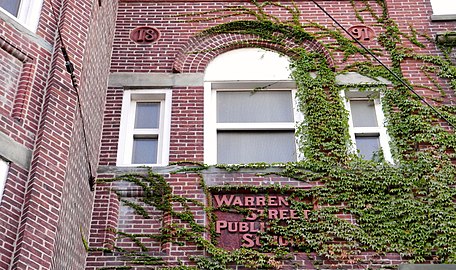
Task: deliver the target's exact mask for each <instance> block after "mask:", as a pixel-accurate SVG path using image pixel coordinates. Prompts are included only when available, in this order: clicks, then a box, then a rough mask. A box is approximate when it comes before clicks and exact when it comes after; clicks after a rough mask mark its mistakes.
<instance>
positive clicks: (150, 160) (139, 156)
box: [132, 138, 158, 164]
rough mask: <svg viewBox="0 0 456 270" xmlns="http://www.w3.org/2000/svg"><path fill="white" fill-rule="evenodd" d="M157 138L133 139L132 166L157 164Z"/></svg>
mask: <svg viewBox="0 0 456 270" xmlns="http://www.w3.org/2000/svg"><path fill="white" fill-rule="evenodd" d="M157 148H158V139H157V138H134V139H133V158H132V163H133V164H156V163H157Z"/></svg>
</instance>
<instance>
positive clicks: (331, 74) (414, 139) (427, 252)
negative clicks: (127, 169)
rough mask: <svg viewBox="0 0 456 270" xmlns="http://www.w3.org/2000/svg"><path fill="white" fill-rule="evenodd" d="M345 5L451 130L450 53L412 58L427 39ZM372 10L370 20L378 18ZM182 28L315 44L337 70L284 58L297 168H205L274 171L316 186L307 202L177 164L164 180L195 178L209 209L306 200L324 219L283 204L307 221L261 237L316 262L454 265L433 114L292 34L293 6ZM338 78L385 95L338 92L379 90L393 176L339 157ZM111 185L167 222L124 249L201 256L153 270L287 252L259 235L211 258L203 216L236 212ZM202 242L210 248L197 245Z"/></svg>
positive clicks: (154, 179)
mask: <svg viewBox="0 0 456 270" xmlns="http://www.w3.org/2000/svg"><path fill="white" fill-rule="evenodd" d="M351 3H352V6H353V9H354V11H355V14H356V18H357V19H358V20H359V21H360V22H361V23H363V22H365V21H366V18H369V20H372V19H373V20H374V21H375V23H376V26H377V27H379V28H380V29H381V31H380V33H379V35H378V44H379V45H380V46H381V49H380V50H376V51H375V54H377V55H380V56H384V57H389V59H390V61H391V64H390V66H391V69H392V70H393V72H394V73H395V74H396V75H397V76H398V77H399V78H401V79H402V80H403V81H405V82H406V83H407V84H409V85H410V86H411V83H410V82H409V81H408V80H407V78H406V77H405V76H404V75H403V72H402V67H403V66H404V62H406V61H409V60H414V61H419V62H420V63H422V65H421V69H422V71H423V73H424V74H425V76H426V77H427V78H428V79H429V81H430V82H431V83H432V84H433V86H434V87H435V88H437V89H438V91H436V95H440V97H437V98H435V97H434V99H433V101H434V102H433V104H434V106H435V107H436V109H437V110H438V111H439V112H440V113H441V114H442V115H444V116H445V117H446V118H447V119H449V120H450V121H451V122H452V123H455V122H456V109H455V106H451V105H450V104H445V103H444V102H443V101H444V100H445V99H447V98H449V97H448V95H447V94H448V93H449V92H446V91H448V90H447V88H446V84H442V83H441V82H442V81H446V82H447V83H448V85H449V86H450V89H452V90H453V91H454V92H455V91H456V67H455V66H454V65H453V64H452V62H451V60H452V59H451V56H450V52H451V48H450V47H449V46H448V43H444V44H439V45H438V46H439V48H440V49H441V52H442V53H441V54H439V55H437V54H432V55H428V54H423V53H422V51H423V50H422V49H423V48H425V47H429V46H434V44H433V43H430V41H431V39H430V38H429V37H428V35H426V34H425V33H420V32H419V31H418V30H417V29H415V28H414V27H413V25H408V27H406V29H403V30H401V27H400V26H399V25H398V24H397V23H396V22H394V21H393V20H392V19H391V18H390V17H389V15H388V9H387V7H386V4H385V2H384V0H375V1H367V0H362V1H356V4H355V1H353V0H352V1H351ZM274 8H279V9H282V10H285V11H287V12H288V14H289V16H288V17H285V19H284V18H281V17H277V16H275V15H274V14H273V13H271V12H270V10H272V9H274ZM375 10H381V12H380V14H377V13H376V12H375ZM239 15H242V17H243V18H244V17H245V16H251V20H236V17H237V16H239ZM183 16H185V17H186V18H190V19H189V20H192V21H208V20H217V19H220V18H230V17H232V18H233V20H231V21H229V22H226V23H220V24H218V25H216V26H214V27H210V28H208V29H206V30H204V31H202V32H201V33H200V35H203V36H205V35H217V34H226V33H236V34H251V35H255V36H256V37H257V38H258V39H259V40H262V41H266V42H269V43H272V44H278V45H283V46H284V47H285V40H287V41H293V42H294V43H296V44H302V43H303V42H305V41H313V42H319V43H320V44H321V45H322V46H323V47H324V48H326V49H327V50H328V51H329V52H330V53H331V54H332V55H341V56H343V57H342V58H343V61H342V62H341V63H340V66H336V67H331V66H330V65H329V64H328V62H327V57H326V56H325V55H324V54H323V53H321V52H309V51H307V50H305V49H303V48H300V47H298V48H292V49H289V51H288V52H287V54H289V55H292V56H293V57H292V65H291V69H292V76H293V79H294V80H295V81H296V84H297V87H298V91H297V95H296V98H297V99H298V103H299V109H300V111H301V112H303V114H304V115H305V122H303V123H300V124H299V125H298V127H297V129H296V135H297V136H298V138H299V140H300V150H301V152H302V153H303V154H304V156H305V159H304V160H303V161H298V162H292V163H285V164H266V163H255V164H238V165H223V164H220V165H217V166H216V167H217V168H219V169H225V170H226V171H227V173H229V172H232V171H237V170H242V169H243V168H253V169H258V171H259V172H261V171H262V169H265V168H270V167H274V168H276V169H277V172H274V174H277V175H280V176H285V177H290V178H293V179H296V180H299V181H306V182H319V183H322V185H315V186H314V187H313V188H311V189H308V190H299V189H292V188H290V187H286V186H277V185H274V186H271V187H268V188H267V189H262V188H260V187H253V186H251V187H246V186H242V187H239V186H230V185H228V186H223V187H207V186H205V184H204V179H203V174H202V173H201V172H203V171H205V170H207V169H208V168H209V167H208V166H206V165H204V164H198V163H188V162H186V164H179V165H185V166H183V167H181V168H180V169H179V170H177V171H176V172H175V173H177V174H186V173H197V174H199V175H200V177H201V178H202V180H201V186H202V189H203V190H204V192H205V193H206V196H207V197H208V198H211V194H212V193H213V192H220V191H221V190H224V191H230V190H236V189H240V188H243V189H248V190H249V192H252V193H262V194H267V193H269V192H271V191H273V192H287V194H289V195H290V197H291V198H309V197H310V198H315V199H316V200H317V201H318V203H319V204H320V205H322V206H323V205H324V206H325V207H320V208H318V209H309V206H308V205H306V204H299V203H293V204H292V207H293V208H294V209H296V210H298V212H299V211H300V210H304V209H305V210H309V211H310V212H309V215H308V218H302V219H296V220H289V221H287V224H286V227H284V226H283V224H279V223H277V224H274V222H271V224H270V230H273V231H274V234H276V235H281V236H283V237H285V238H287V239H288V240H291V241H292V242H293V250H295V251H300V252H313V253H315V254H317V255H319V256H321V258H329V259H333V260H335V261H339V262H341V263H346V264H357V265H361V266H364V267H368V265H369V262H366V261H361V260H360V259H359V258H358V257H356V255H357V254H359V253H360V252H365V251H373V252H377V253H378V254H385V253H397V254H400V255H401V256H403V258H405V259H407V260H409V261H412V262H425V261H427V262H430V261H432V262H434V263H456V207H455V198H456V189H455V188H454V187H455V184H456V165H455V164H456V154H455V149H454V148H455V146H456V136H455V134H454V130H452V128H451V127H448V126H446V125H445V122H444V121H443V120H442V119H441V118H440V117H439V115H437V114H436V113H435V111H433V110H431V109H430V108H429V107H427V106H426V105H424V104H423V103H422V102H421V101H420V100H419V99H417V98H416V97H414V96H413V95H411V93H410V92H409V90H408V88H407V86H404V85H403V83H402V82H401V81H399V80H398V79H397V78H396V77H395V76H392V75H391V73H389V72H388V71H387V70H385V69H384V68H383V67H382V66H380V65H378V64H377V63H376V62H373V61H372V59H371V58H370V57H369V55H368V54H367V53H366V52H365V51H364V50H363V49H362V48H360V47H359V46H358V45H357V44H356V43H355V42H354V41H353V40H351V39H349V38H347V37H346V36H345V35H344V34H343V33H342V32H341V31H339V30H338V29H333V28H331V27H329V26H324V25H321V24H318V23H316V22H311V21H305V22H304V23H303V22H302V18H305V14H301V11H300V10H299V8H298V6H297V5H296V4H295V3H293V2H291V3H289V4H281V3H275V2H270V1H262V2H257V1H255V0H251V6H242V7H240V6H239V7H228V8H223V9H219V10H213V11H210V12H204V13H192V14H185V15H183ZM445 44H446V45H445ZM245 45H246V46H249V44H245ZM334 70H336V71H334ZM348 71H353V72H358V73H359V74H362V75H364V76H368V77H370V78H373V79H377V78H378V77H381V78H384V79H387V80H388V81H390V82H391V83H392V85H391V86H388V87H384V86H383V85H381V84H380V83H379V84H378V85H376V84H374V85H369V86H366V85H364V86H363V85H350V86H349V87H358V88H360V89H361V90H362V89H366V88H369V87H370V88H375V89H376V91H379V90H378V89H381V90H380V91H381V92H382V93H381V95H382V105H383V111H384V113H385V117H386V119H387V121H386V126H387V129H388V133H389V135H390V137H391V147H392V151H393V156H394V160H395V161H394V164H390V163H388V162H386V161H384V160H381V159H380V160H376V161H367V160H363V159H361V158H360V157H358V156H357V155H356V154H353V153H351V152H350V151H348V147H349V145H350V137H349V133H348V113H347V111H346V110H345V108H344V101H343V99H342V97H341V95H340V92H341V91H342V90H344V89H346V87H348V86H341V85H338V84H337V82H336V75H338V74H340V73H344V72H348ZM379 86H382V87H379ZM431 87H432V86H431ZM428 89H429V86H428ZM455 93H456V92H455ZM453 94H454V93H453ZM105 181H107V180H105ZM110 181H128V182H131V183H134V184H136V185H138V186H140V187H141V188H142V189H143V190H144V198H143V199H142V203H145V204H146V205H150V206H153V207H155V208H156V209H159V210H161V211H163V212H164V213H166V214H168V215H171V216H172V217H173V218H174V220H175V222H171V223H170V224H168V225H167V226H165V227H163V228H162V232H161V234H160V235H133V234H125V233H123V232H117V234H118V235H119V237H130V238H131V239H132V240H133V241H134V242H135V243H137V245H138V248H139V250H140V251H141V252H143V253H144V252H145V251H146V250H145V247H144V246H143V245H142V244H141V243H140V241H138V239H139V238H141V237H151V238H154V239H159V240H160V241H163V242H173V243H182V241H183V242H184V243H185V242H192V243H195V244H196V245H197V246H198V247H200V248H202V249H203V250H205V252H206V253H207V254H208V256H204V257H202V256H200V257H193V258H192V260H193V261H194V263H195V266H185V265H182V266H177V267H170V266H169V267H167V266H165V265H163V267H165V268H174V269H227V268H229V266H230V265H244V266H245V267H248V268H254V269H256V268H280V266H281V265H282V262H283V261H285V260H288V259H290V255H291V254H292V252H293V251H290V250H289V249H285V248H283V247H280V246H277V245H276V244H274V240H273V239H270V238H268V234H264V235H262V241H264V245H263V247H262V248H261V249H259V250H255V249H247V248H240V249H236V250H234V251H226V250H224V249H221V248H219V247H217V243H216V241H215V240H216V239H217V234H216V232H215V230H214V226H213V221H214V220H215V217H214V215H213V212H214V211H215V210H218V211H220V210H223V211H236V212H242V211H243V209H236V208H233V207H228V208H226V209H222V208H217V209H216V208H213V207H212V205H211V204H209V205H207V206H206V205H202V204H201V203H200V202H198V201H195V200H189V199H187V198H185V197H184V196H178V195H174V194H173V193H172V189H171V187H170V185H169V184H168V183H167V182H166V179H165V178H163V176H161V175H158V174H154V173H152V172H149V174H148V175H146V176H144V175H125V176H121V177H119V178H116V179H112V180H110ZM119 196H120V194H119ZM297 201H299V200H297ZM123 202H124V203H125V204H126V205H128V206H130V207H132V208H133V209H134V210H135V211H136V213H137V214H139V215H141V216H143V217H144V218H148V217H149V215H148V213H147V210H146V208H144V207H142V206H140V205H139V204H135V203H132V202H128V201H126V200H123ZM173 202H179V203H181V205H183V206H184V207H183V208H184V211H181V212H176V211H175V210H173V207H172V203H173ZM190 204H192V205H196V206H198V207H200V208H201V209H203V210H204V211H205V212H206V213H207V215H208V217H209V220H210V221H212V222H209V224H208V226H207V227H204V226H202V225H200V224H198V223H197V222H196V221H195V217H194V213H193V212H192V211H191V210H190V207H189V205H190ZM338 214H351V215H352V216H353V217H355V220H356V222H355V223H351V222H348V221H346V220H344V219H341V218H338ZM184 225H185V226H184ZM189 228H190V229H189ZM207 234H209V235H211V237H206V236H205V235H207ZM138 254H139V253H138ZM141 254H142V253H141ZM136 255H137V254H136ZM130 262H131V263H133V264H134V265H136V264H143V265H147V264H148V263H147V262H150V263H155V264H156V263H157V262H161V263H163V264H164V262H163V261H161V260H159V259H156V258H154V259H152V258H147V259H144V260H141V258H140V256H136V257H135V261H130ZM319 263H320V264H321V262H318V261H314V264H315V265H318V264H319Z"/></svg>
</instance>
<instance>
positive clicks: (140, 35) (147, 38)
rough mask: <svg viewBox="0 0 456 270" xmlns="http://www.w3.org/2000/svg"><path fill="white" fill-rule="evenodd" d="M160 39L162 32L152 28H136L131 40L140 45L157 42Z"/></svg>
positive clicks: (131, 33)
mask: <svg viewBox="0 0 456 270" xmlns="http://www.w3.org/2000/svg"><path fill="white" fill-rule="evenodd" d="M159 38H160V32H159V31H158V30H157V29H156V28H154V27H150V26H140V27H136V28H135V29H133V30H132V31H131V32H130V39H131V40H133V41H134V42H136V43H139V44H147V43H152V42H155V41H157V40H158V39H159Z"/></svg>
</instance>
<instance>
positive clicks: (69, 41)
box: [0, 0, 117, 269]
mask: <svg viewBox="0 0 456 270" xmlns="http://www.w3.org/2000/svg"><path fill="white" fill-rule="evenodd" d="M51 5H54V10H55V12H56V13H55V15H56V16H57V18H55V17H54V16H53V12H52V10H51ZM116 9H117V5H116V3H112V4H109V5H108V4H107V3H105V5H102V6H98V2H97V1H90V0H88V1H78V2H77V3H76V2H73V1H44V3H43V7H42V10H41V16H40V23H39V26H38V29H37V31H36V33H32V32H31V31H30V30H28V29H26V28H25V27H23V26H22V25H21V24H20V23H18V22H16V21H14V20H13V19H11V18H9V17H8V16H7V15H6V14H5V15H2V19H1V20H0V24H1V31H0V40H1V44H2V45H1V55H2V75H1V76H2V78H4V79H2V90H1V96H2V102H1V104H2V105H1V108H2V109H1V119H0V134H1V135H2V136H3V137H4V138H5V139H4V140H3V141H4V142H5V141H7V142H9V143H8V145H6V144H2V145H1V147H0V148H1V149H0V150H1V151H2V153H1V155H2V158H4V159H6V160H8V161H10V162H11V163H10V169H9V174H8V178H7V180H6V186H5V191H4V196H3V199H2V202H1V204H0V208H1V213H2V214H1V215H0V231H1V232H2V233H1V236H0V243H1V244H0V249H1V252H0V264H1V266H0V268H2V269H82V268H83V267H84V264H85V257H86V252H85V248H84V246H83V244H82V242H81V237H86V238H87V237H88V226H89V223H90V219H91V208H92V200H93V199H92V198H93V193H92V192H91V191H90V188H89V184H88V178H89V175H90V173H89V172H88V171H87V161H86V154H85V148H84V143H83V137H82V132H81V130H82V126H81V125H82V122H81V116H80V114H79V113H78V111H77V106H76V104H77V103H76V95H75V91H74V89H73V88H72V85H71V80H70V77H69V74H68V73H67V72H66V70H65V65H64V61H63V58H62V54H61V51H60V46H61V42H60V41H59V39H58V38H57V32H56V21H58V22H59V27H60V29H61V33H62V38H63V41H64V44H65V45H66V46H67V51H68V53H69V55H70V58H71V60H72V62H73V64H74V65H75V70H76V71H75V73H76V74H75V75H76V78H77V81H78V84H79V93H80V95H81V106H82V110H83V114H86V115H88V114H89V112H90V114H91V117H90V119H89V118H88V117H87V116H86V115H85V116H84V117H85V121H86V123H85V124H86V129H87V130H88V132H87V138H88V141H89V146H90V149H89V150H90V155H89V156H90V161H91V163H92V164H93V165H92V166H93V167H94V169H95V168H96V164H97V160H98V150H99V147H98V143H97V142H98V141H100V139H99V138H100V136H101V122H102V110H103V107H104V103H105V94H104V93H105V92H106V88H105V85H106V82H107V76H108V66H109V58H110V55H111V42H112V36H113V25H114V24H113V23H114V18H115V16H116ZM100 44H103V45H102V46H100ZM93 173H94V172H93Z"/></svg>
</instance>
